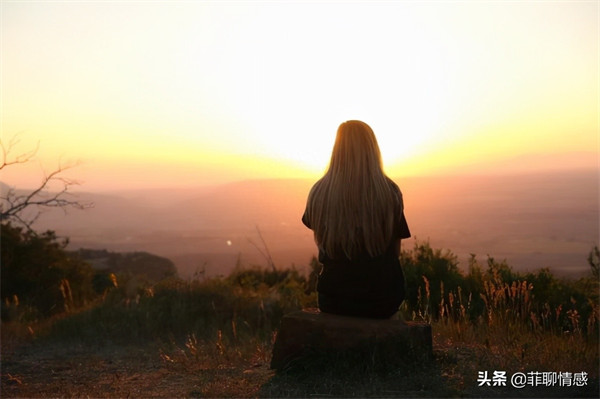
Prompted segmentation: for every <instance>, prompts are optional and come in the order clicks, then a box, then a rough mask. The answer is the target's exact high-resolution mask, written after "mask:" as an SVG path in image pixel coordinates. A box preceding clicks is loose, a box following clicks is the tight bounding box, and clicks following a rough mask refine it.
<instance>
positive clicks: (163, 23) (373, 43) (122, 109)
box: [0, 1, 600, 190]
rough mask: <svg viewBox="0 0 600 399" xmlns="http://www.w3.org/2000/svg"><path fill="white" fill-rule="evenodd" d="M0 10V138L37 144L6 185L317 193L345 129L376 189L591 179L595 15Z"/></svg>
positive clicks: (388, 7)
mask: <svg viewBox="0 0 600 399" xmlns="http://www.w3.org/2000/svg"><path fill="white" fill-rule="evenodd" d="M0 7H1V9H0V11H1V24H2V26H1V41H2V43H1V44H2V50H1V51H2V54H1V59H2V66H1V68H2V69H1V85H2V89H1V93H0V97H1V111H2V118H1V123H2V125H1V139H2V142H3V143H4V144H5V145H6V143H8V142H9V141H10V139H11V138H12V137H15V135H18V138H19V139H20V141H19V143H18V145H17V146H15V147H14V148H13V151H12V154H13V155H17V154H19V153H21V152H25V151H27V150H29V149H31V148H35V146H36V143H39V146H40V148H39V151H38V152H37V154H36V157H35V159H34V160H32V162H30V163H29V164H28V165H20V166H12V167H8V168H5V169H4V170H2V172H0V181H2V182H5V183H8V184H10V185H14V186H17V187H23V188H25V187H30V186H33V185H35V184H36V182H37V181H38V180H39V179H40V177H41V176H43V174H44V172H48V171H50V170H52V169H54V168H55V167H56V166H57V165H58V164H59V163H62V164H63V165H68V164H72V163H75V162H78V166H76V167H75V168H73V169H71V170H69V171H68V176H69V177H73V178H76V179H78V180H81V181H82V183H83V186H82V188H81V189H84V190H104V189H117V188H142V187H170V186H186V187H187V186H189V187H191V186H198V185H203V184H215V183H219V182H226V181H233V180H242V179H250V178H290V177H301V178H318V177H319V175H321V174H322V173H323V171H324V169H325V168H326V166H327V162H328V160H329V155H330V152H331V146H332V144H333V140H334V136H335V131H336V129H337V126H338V125H339V123H341V122H343V121H345V120H348V119H362V120H364V121H365V122H367V123H368V124H370V125H371V126H372V127H373V130H374V131H375V134H376V135H377V138H378V140H379V144H380V147H381V150H382V155H383V159H384V163H385V165H386V171H387V172H388V174H390V175H392V176H394V177H397V176H409V175H419V174H440V173H452V172H460V173H476V172H482V171H488V170H489V171H492V170H493V171H496V172H498V171H502V170H506V171H520V170H522V171H525V170H535V169H539V168H544V167H546V166H548V167H550V166H551V167H555V168H571V167H594V166H597V162H598V148H599V147H598V146H599V141H598V136H599V135H598V132H599V128H598V123H599V116H598V115H599V77H598V75H599V62H598V59H599V19H600V17H599V3H598V2H597V1H569V2H567V1H565V2H554V1H552V2H538V1H520V2H495V1H493V2H491V1H490V2H487V1H482V2H444V1H439V2H437V1H436V2H421V3H419V2H409V1H406V2H404V1H397V2H391V1H385V2H378V1H369V2H367V1H365V2H270V1H220V2H219V1H199V2H178V1H173V2H150V1H148V2H144V1H139V2H126V1H123V2H118V1H117V2H104V3H103V2H16V1H14V2H13V1H3V2H2V3H1V5H0Z"/></svg>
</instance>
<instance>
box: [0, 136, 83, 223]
mask: <svg viewBox="0 0 600 399" xmlns="http://www.w3.org/2000/svg"><path fill="white" fill-rule="evenodd" d="M18 142H19V140H18V138H17V136H15V137H13V138H12V139H11V140H10V141H9V143H8V146H5V145H4V143H2V142H0V149H1V151H2V155H3V161H2V163H1V165H0V170H1V169H3V168H4V167H6V166H10V165H15V164H23V163H26V162H29V161H30V160H32V158H33V156H34V155H35V154H36V153H37V151H38V149H39V143H38V145H37V146H36V148H35V149H34V150H32V151H27V152H24V153H21V154H20V155H17V156H15V157H12V158H11V157H10V153H11V151H13V150H14V147H15V146H16V145H17V144H18ZM77 165H78V163H75V164H71V165H67V166H63V165H62V164H59V166H58V167H57V168H56V169H55V170H53V171H52V172H50V173H49V174H45V176H44V178H43V179H42V181H41V182H40V184H39V185H38V186H37V188H35V189H33V190H32V191H29V192H27V193H23V194H19V193H18V192H17V190H15V188H14V187H8V189H7V192H6V194H2V195H0V222H4V221H13V222H16V223H17V224H20V225H23V226H25V227H26V228H27V229H28V230H30V231H33V230H32V229H31V226H32V225H33V223H35V221H36V220H37V219H38V218H39V216H40V214H41V213H42V210H43V209H47V208H61V209H62V210H63V211H64V212H65V213H66V210H67V208H70V207H73V208H76V209H88V208H91V207H93V203H91V202H82V201H78V200H76V199H72V198H70V197H73V194H72V193H71V192H69V190H70V189H71V188H72V187H73V186H76V185H79V182H78V181H77V180H74V179H70V178H67V177H65V176H63V175H62V174H63V173H64V172H65V171H66V170H68V169H71V168H73V167H75V166H77ZM54 183H58V184H60V185H61V186H62V187H61V188H60V189H58V190H52V187H51V186H52V185H54ZM30 209H35V210H36V212H35V214H34V215H26V212H25V211H26V210H30Z"/></svg>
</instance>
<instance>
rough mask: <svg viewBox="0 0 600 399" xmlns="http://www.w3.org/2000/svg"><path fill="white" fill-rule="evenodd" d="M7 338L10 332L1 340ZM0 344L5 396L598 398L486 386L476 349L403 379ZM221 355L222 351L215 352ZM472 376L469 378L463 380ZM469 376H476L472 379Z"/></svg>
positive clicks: (132, 351)
mask: <svg viewBox="0 0 600 399" xmlns="http://www.w3.org/2000/svg"><path fill="white" fill-rule="evenodd" d="M3 338H4V337H3ZM195 349H196V350H195V351H191V350H190V348H186V347H185V346H182V347H177V346H170V347H168V349H165V347H161V346H158V345H152V344H148V343H143V344H140V345H131V344H130V345H126V346H124V345H116V344H110V343H106V342H103V343H98V342H96V343H92V344H89V345H83V344H81V343H77V344H73V345H70V344H68V343H65V342H54V343H52V344H48V343H44V344H43V343H40V342H38V341H33V342H31V341H30V342H20V343H15V342H11V341H10V340H5V339H3V341H2V358H1V387H0V388H1V389H0V394H1V395H0V396H1V397H2V398H48V397H53V398H55V397H60V398H73V397H75V398H88V397H89V398H108V397H110V398H130V397H133V398H174V397H179V398H182V397H185V398H203V397H211V398H216V397H227V398H241V397H367V396H369V397H598V396H597V394H598V381H597V380H593V381H590V384H589V385H588V386H586V387H585V388H583V389H569V390H566V391H565V390H556V389H552V390H543V389H539V388H536V389H529V390H527V389H526V390H520V391H517V390H514V389H503V390H501V389H496V388H494V387H488V388H481V387H478V386H477V384H476V383H475V381H474V378H475V377H474V376H472V374H473V373H474V371H473V370H470V368H469V367H470V366H469V365H468V364H467V363H468V362H469V359H477V358H478V355H479V354H478V352H476V351H475V350H473V349H469V348H460V350H459V349H458V348H456V349H455V350H454V351H449V350H448V348H439V347H438V350H437V351H434V352H436V353H437V355H436V360H435V362H434V363H435V365H436V367H435V370H432V369H427V371H426V372H423V371H417V370H415V371H416V372H415V373H412V374H407V375H406V376H402V375H401V374H399V373H395V374H390V375H387V376H381V377H377V376H373V375H365V376H362V375H354V376H352V377H351V378H349V377H348V376H347V375H344V376H335V375H331V374H330V375H329V376H326V375H327V373H326V371H324V370H318V365H317V366H316V367H315V369H317V370H316V372H314V373H313V372H311V373H309V374H306V373H305V374H301V375H295V376H294V375H292V376H290V375H281V374H276V373H275V372H274V371H272V370H270V369H269V359H270V354H269V353H264V352H261V351H260V350H258V351H257V353H256V354H254V355H252V356H239V354H237V355H236V354H235V353H229V354H228V353H224V354H219V351H218V349H215V348H212V347H201V346H198V347H195ZM215 354H217V355H215ZM465 376H466V377H465ZM469 376H471V378H469Z"/></svg>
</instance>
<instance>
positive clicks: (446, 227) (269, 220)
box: [36, 170, 599, 277]
mask: <svg viewBox="0 0 600 399" xmlns="http://www.w3.org/2000/svg"><path fill="white" fill-rule="evenodd" d="M396 181H397V183H398V184H399V185H400V187H401V189H402V191H403V193H404V201H405V209H406V216H407V219H408V222H409V225H410V228H411V232H412V235H413V238H412V239H410V240H405V241H403V245H404V246H408V247H412V245H413V244H414V241H413V240H414V239H415V238H416V239H417V240H419V241H429V242H430V244H431V245H432V247H434V248H441V249H449V250H451V251H452V252H453V253H454V254H456V255H457V256H458V258H459V261H460V267H463V268H464V267H466V265H467V263H466V261H467V259H468V258H469V257H470V254H471V253H473V254H476V255H477V257H478V259H479V260H480V261H481V262H485V260H486V257H487V255H488V254H489V255H490V256H493V257H494V258H495V259H496V260H503V259H506V260H507V261H508V263H509V265H511V266H512V267H513V268H514V269H515V270H534V269H539V268H542V267H549V268H550V269H551V270H552V272H553V273H555V274H557V275H571V276H578V275H581V274H582V273H585V272H586V271H587V270H588V265H587V261H586V257H587V255H588V253H589V252H590V250H591V249H592V247H593V246H594V245H597V244H598V224H599V222H598V221H599V214H598V208H599V207H598V172H597V171H596V170H577V171H568V172H555V173H551V172H545V173H540V174H528V175H517V174H514V175H506V176H454V177H425V178H404V179H396ZM313 183H314V181H313V180H303V179H296V180H251V181H241V182H236V183H228V184H223V185H218V186H211V187H199V188H197V189H194V190H184V189H177V190H142V191H121V192H111V193H105V194H96V193H95V194H91V193H79V194H77V195H78V199H80V200H86V201H88V200H89V201H93V202H94V203H95V206H94V208H93V209H89V210H86V211H76V210H71V211H69V212H68V214H67V215H65V214H64V213H63V212H62V211H53V212H47V213H45V214H44V215H42V217H41V218H40V219H39V221H38V222H37V224H36V229H37V230H43V229H53V230H55V231H56V232H57V233H58V234H59V235H60V236H66V237H69V238H70V245H69V248H70V249H78V248H92V249H108V250H111V251H122V252H128V251H147V252H151V253H154V254H157V255H160V256H164V257H168V258H169V259H171V260H172V261H173V262H174V263H175V264H176V266H177V268H178V270H179V273H180V275H181V276H182V277H190V276H192V275H193V274H194V273H195V272H204V273H205V275H207V276H209V275H218V274H227V273H228V272H229V271H230V270H231V269H232V268H234V267H235V265H236V263H238V262H239V263H241V264H242V265H244V266H248V265H266V264H267V262H266V259H265V257H264V255H263V254H262V253H261V252H260V251H262V252H265V247H264V245H263V242H262V240H261V236H260V235H262V238H263V239H264V242H265V243H266V246H267V248H268V251H269V252H270V254H271V256H272V258H273V260H274V262H275V264H276V265H278V266H281V267H287V266H290V265H295V266H296V267H297V268H298V269H301V270H304V268H305V267H306V265H307V264H308V262H309V261H310V259H311V257H312V256H313V255H315V254H316V249H315V245H314V242H313V238H312V233H311V231H310V230H308V229H306V228H305V227H304V226H303V225H302V223H301V221H300V218H301V216H302V212H303V211H304V205H305V201H306V196H307V194H308V191H309V189H310V187H311V185H312V184H313ZM259 231H260V234H259ZM259 249H260V251H259Z"/></svg>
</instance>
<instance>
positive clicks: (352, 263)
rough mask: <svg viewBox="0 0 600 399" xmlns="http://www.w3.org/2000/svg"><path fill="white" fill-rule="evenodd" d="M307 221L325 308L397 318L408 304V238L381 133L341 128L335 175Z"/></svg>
mask: <svg viewBox="0 0 600 399" xmlns="http://www.w3.org/2000/svg"><path fill="white" fill-rule="evenodd" d="M302 221H303V222H304V224H305V225H306V226H307V227H309V228H311V229H312V230H313V231H314V234H315V241H316V243H317V246H318V248H319V261H320V262H321V263H322V264H323V270H322V272H321V275H320V276H319V282H318V285H317V290H318V292H319V307H320V308H321V310H323V311H329V312H332V313H338V314H348V315H356V316H367V317H389V316H391V314H393V313H395V311H396V310H397V309H398V306H399V305H400V303H401V301H402V300H403V298H404V278H403V274H402V269H401V267H400V263H399V260H398V255H399V249H400V240H401V239H402V238H407V237H410V232H409V230H408V226H407V224H406V220H405V218H404V205H403V199H402V193H401V191H400V189H399V188H398V186H397V185H396V184H395V183H394V182H393V181H392V180H391V179H389V178H388V177H387V176H386V175H385V174H384V172H383V169H382V163H381V155H380V152H379V147H378V145H377V141H376V139H375V135H374V134H373V131H372V130H371V128H370V127H369V126H368V125H367V124H365V123H364V122H360V121H348V122H345V123H343V124H342V125H340V127H339V128H338V133H337V136H336V142H335V145H334V148H333V152H332V156H331V162H330V166H329V169H328V171H327V173H326V174H325V175H324V176H323V178H321V179H320V180H319V181H318V182H317V183H316V184H315V185H314V186H313V188H312V189H311V192H310V194H309V196H308V201H307V206H306V210H305V212H304V215H303V217H302Z"/></svg>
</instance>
